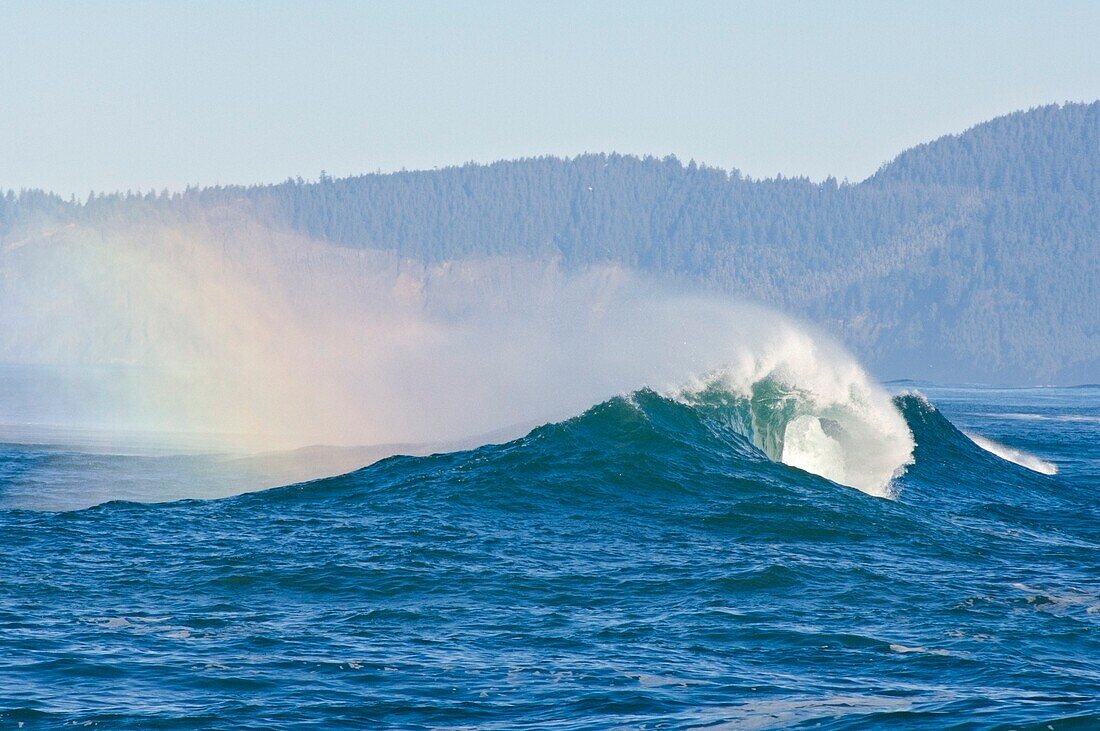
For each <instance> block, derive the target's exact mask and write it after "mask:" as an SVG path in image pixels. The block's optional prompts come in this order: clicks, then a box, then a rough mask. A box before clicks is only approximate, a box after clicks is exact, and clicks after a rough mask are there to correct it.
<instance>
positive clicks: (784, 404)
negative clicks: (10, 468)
mask: <svg viewBox="0 0 1100 731" xmlns="http://www.w3.org/2000/svg"><path fill="white" fill-rule="evenodd" d="M0 276H2V279H0V281H2V282H3V286H2V288H0V331H2V333H3V334H2V335H0V362H5V363H19V364H34V365H44V366H51V367H53V368H54V371H53V374H54V381H55V382H60V383H62V384H63V386H57V387H54V388H52V389H50V399H54V400H56V402H57V403H56V405H55V411H56V412H57V413H60V414H65V413H77V411H79V413H81V414H82V418H83V423H84V424H85V425H87V426H89V427H91V428H115V429H125V430H130V431H139V432H141V431H148V432H162V433H180V432H184V433H203V434H213V435H222V437H221V442H222V446H223V447H225V448H241V447H245V448H249V449H253V450H255V449H283V448H292V447H300V446H304V445H311V444H329V445H367V444H390V443H425V442H442V441H447V440H458V439H464V438H470V437H473V436H475V435H481V434H489V433H495V434H497V435H505V434H506V435H509V436H515V435H517V434H518V433H520V432H522V431H524V430H526V429H527V428H529V427H531V426H535V425H537V424H540V423H545V422H547V421H550V420H558V419H562V418H566V417H569V416H573V415H575V414H578V413H580V412H582V411H583V410H585V409H586V408H588V407H590V406H591V405H593V404H595V403H598V402H600V401H603V400H605V399H607V398H609V397H611V396H614V395H617V394H626V393H630V392H632V391H634V390H636V389H638V388H642V387H649V388H653V389H655V390H658V391H660V392H667V393H676V394H679V395H680V396H681V397H685V398H687V397H691V395H692V394H697V393H698V392H700V391H704V390H706V389H713V388H716V387H717V388H720V389H721V390H722V391H723V392H724V393H728V394H733V395H736V396H737V397H739V398H744V399H747V400H748V401H751V402H752V403H753V404H754V406H753V409H752V410H751V411H752V413H751V415H750V416H749V417H748V419H747V422H748V423H747V424H746V425H745V428H746V429H747V430H752V431H754V439H756V441H757V442H758V446H760V447H761V449H763V450H764V451H765V452H767V453H768V454H769V456H770V457H772V458H773V459H775V460H777V461H778V460H783V461H785V462H788V463H789V464H792V465H794V466H799V467H803V468H805V469H807V470H808V471H813V472H817V473H818V474H822V475H824V476H827V477H830V478H831V479H834V480H837V481H839V482H843V483H845V484H850V485H854V486H858V487H861V488H863V489H867V490H872V491H877V492H882V491H883V490H884V489H885V487H884V486H885V485H886V484H887V483H888V482H889V480H890V478H891V477H893V476H894V474H895V473H896V472H897V470H898V469H899V468H900V467H901V466H903V465H904V463H905V462H906V461H907V460H908V459H909V455H910V453H911V450H912V440H911V437H910V436H909V434H908V430H907V429H906V427H905V424H904V421H903V420H902V419H901V417H900V416H899V415H898V414H897V412H896V410H895V409H894V408H893V407H892V406H891V404H890V403H889V399H888V398H887V396H886V395H885V394H884V393H883V392H881V391H880V390H879V389H878V388H877V387H876V386H874V385H873V384H872V383H871V382H870V381H869V380H868V379H867V377H866V376H865V374H864V373H863V371H862V370H861V369H860V367H859V366H858V365H857V364H856V363H855V362H854V361H853V360H852V359H851V358H850V357H849V356H848V355H846V354H845V353H844V352H843V351H842V350H841V349H839V348H838V347H837V346H835V345H833V344H831V343H829V342H828V341H827V340H826V339H825V338H822V337H820V336H813V335H810V334H809V333H808V332H807V331H806V330H805V329H804V328H802V327H800V326H798V325H796V324H795V323H793V322H791V321H789V320H787V319H786V318H784V317H782V316H780V315H778V314H775V313H772V312H768V311H766V310H764V309H761V308H758V307H754V306H750V305H746V304H742V303H736V302H731V301H727V300H721V299H717V298H713V297H705V296H697V295H693V294H689V293H685V292H684V291H682V290H678V289H676V288H674V287H670V286H668V285H666V284H659V283H656V282H653V281H648V280H646V279H643V278H642V277H640V276H638V275H637V274H634V273H632V272H629V271H626V270H624V269H622V268H619V267H615V266H599V267H589V268H585V269H580V270H568V269H566V268H563V267H561V266H559V265H558V264H557V263H555V262H538V261H522V260H512V259H484V260H480V261H462V262H449V263H443V264H438V265H427V264H423V263H420V262H416V261H411V260H402V259H399V258H397V257H396V256H395V255H393V254H391V253H387V252H379V251H372V250H352V249H347V248H340V247H336V246H332V245H329V244H327V243H325V242H319V241H315V240H310V239H306V238H303V237H301V236H298V235H295V234H290V233H285V232H279V231H273V230H271V229H268V228H265V227H262V226H259V225H258V224H257V223H255V221H253V220H251V219H249V218H247V217H241V216H234V215H231V214H225V215H224V216H223V217H222V218H220V219H218V220H213V219H208V220H206V221H204V222H202V223H193V224H189V225H187V226H175V227H173V226H167V225H149V224H144V225H120V226H117V227H114V228H110V229H107V228H103V227H91V226H88V227H81V226H75V225H68V226H64V227H50V226H42V227H40V228H38V229H36V230H32V231H22V232H20V233H18V234H15V235H12V236H9V237H8V239H7V240H6V241H5V242H4V244H3V250H2V254H0ZM58 369H62V370H61V371H58ZM65 369H68V370H65ZM58 372H62V373H64V372H69V373H73V374H77V376H75V377H71V378H64V377H58V376H57V375H56V374H57V373H58ZM763 381H769V382H773V381H774V382H775V383H777V384H783V388H782V389H781V390H780V392H776V393H773V394H771V395H770V396H769V397H768V398H767V399H764V400H763V401H761V399H759V398H757V399H754V398H753V397H754V394H755V391H754V388H755V387H756V386H757V385H758V384H760V383H761V382H763ZM765 402H766V403H765ZM762 404H763V406H762ZM78 405H79V409H76V407H77V406H78ZM70 406H71V407H72V408H70ZM761 408H763V409H764V411H767V412H768V414H770V416H769V415H767V414H764V411H761ZM776 414H778V415H779V416H780V417H781V418H779V419H778V421H776V420H775V419H774V418H773V417H774V416H775V415H776ZM819 417H824V418H823V419H819ZM764 422H768V423H772V422H774V424H773V426H770V427H769V426H767V424H765V423H764ZM788 422H791V429H790V436H791V439H789V440H786V442H785V437H786V436H787V435H786V433H785V432H786V430H787V424H788ZM65 425H66V426H72V424H65ZM501 430H503V431H501ZM857 455H858V457H857Z"/></svg>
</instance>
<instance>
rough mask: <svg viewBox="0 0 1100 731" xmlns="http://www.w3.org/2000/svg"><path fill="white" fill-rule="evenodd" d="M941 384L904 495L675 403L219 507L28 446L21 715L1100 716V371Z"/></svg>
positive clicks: (191, 468)
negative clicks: (1061, 379) (1031, 463)
mask: <svg viewBox="0 0 1100 731" xmlns="http://www.w3.org/2000/svg"><path fill="white" fill-rule="evenodd" d="M908 386H914V384H898V385H897V388H898V390H901V389H902V388H905V387H908ZM915 387H916V388H919V390H920V391H921V392H922V393H923V394H924V395H925V396H927V398H928V401H925V400H924V399H923V398H921V397H918V396H916V395H913V394H903V395H899V396H898V397H897V398H896V403H897V405H898V408H899V409H901V411H902V412H903V414H904V416H905V418H906V421H907V422H908V424H909V427H910V429H911V430H912V432H913V435H914V437H915V440H916V444H917V447H916V451H915V454H914V463H913V464H912V465H911V466H909V468H908V469H907V471H906V473H905V474H904V476H902V477H901V478H900V479H899V480H898V482H897V485H896V499H893V500H891V499H883V498H878V497H872V496H870V495H867V494H864V493H862V492H860V491H858V490H855V489H852V488H848V487H844V486H841V485H837V484H835V483H832V482H829V481H828V480H826V479H823V478H820V477H817V476H815V475H812V474H809V473H806V472H802V471H800V470H797V469H795V468H793V467H788V466H786V465H783V464H780V463H776V462H773V461H771V460H769V459H768V458H767V457H766V456H764V454H763V453H762V452H760V451H759V450H758V449H756V448H755V447H754V446H753V444H752V443H751V441H749V440H748V439H746V438H745V437H744V436H742V435H741V434H740V433H738V431H737V430H736V429H733V428H730V424H729V423H727V422H725V421H723V420H722V419H721V418H719V417H718V416H716V415H715V414H714V413H708V412H705V411H703V410H700V409H697V408H692V407H689V406H686V405H684V404H682V403H678V402H674V401H670V400H667V399H665V398H662V397H661V396H658V395H657V394H655V393H652V392H640V393H637V394H635V395H634V396H633V397H631V398H619V399H613V400H611V401H608V402H606V403H604V404H601V405H598V406H596V407H594V408H593V409H591V410H590V411H589V412H587V413H586V414H584V415H583V416H580V417H577V418H575V419H572V420H570V421H567V422H564V423H561V424H553V425H547V426H544V427H541V428H539V429H536V430H535V431H534V432H532V433H531V434H529V435H528V436H526V437H524V438H522V439H519V440H517V441H513V442H509V443H507V444H502V445H491V446H485V447H482V448H479V449H476V450H473V451H467V452H459V453H452V454H440V455H436V456H431V457H419V458H414V457H393V458H390V459H387V460H384V461H382V462H379V463H376V464H374V465H372V466H370V467H367V468H365V469H362V470H359V471H357V472H353V473H350V474H347V475H343V476H340V477H333V478H328V479H323V480H318V481H315V482H311V483H307V484H301V485H294V486H288V487H282V488H275V489H270V490H266V491H262V492H253V493H249V494H241V495H236V496H231V497H223V498H220V499H206V500H196V499H190V500H179V501H174V502H164V503H157V504H143V503H137V502H124V501H117V500H116V501H111V502H106V503H101V504H98V505H94V506H93V507H84V508H83V509H77V510H59V509H58V508H59V507H63V506H64V496H65V495H69V496H72V495H77V496H78V498H77V500H78V502H79V500H81V499H83V498H80V497H79V495H80V491H81V489H82V486H84V485H85V484H89V485H90V484H91V483H92V482H96V481H98V483H102V482H103V481H104V477H103V476H104V475H107V478H106V479H107V480H108V481H111V480H117V481H123V480H126V479H130V480H136V481H137V482H138V483H141V482H142V480H144V481H145V482H144V483H142V484H147V483H148V482H149V481H150V480H152V481H154V482H157V481H159V482H164V483H173V484H174V485H175V486H176V487H175V488H173V489H176V488H178V486H179V483H181V482H186V481H187V480H189V479H198V478H195V477H194V476H195V475H196V474H200V473H201V475H202V477H201V479H203V480H210V479H214V476H215V475H216V470H215V471H210V470H208V469H206V468H205V467H202V465H201V464H199V463H200V462H201V460H200V459H199V458H197V457H187V456H179V455H176V456H164V455H149V454H145V455H138V456H133V455H131V456H119V455H112V454H103V453H99V454H92V453H88V452H84V451H80V450H75V449H66V448H59V447H53V448H47V447H35V446H27V445H14V444H8V445H3V446H0V506H2V507H0V542H2V545H3V553H2V555H0V556H2V557H0V729H2V728H17V727H19V728H36V727H55V726H63V725H65V724H70V725H78V726H83V725H86V726H92V727H98V728H107V729H115V728H130V729H146V728H173V729H175V728H178V729H192V728H196V729H197V728H202V729H206V728H216V729H268V728H318V729H322V728H325V729H327V728H423V729H427V728H441V727H447V728H489V729H515V728H552V729H589V728H677V729H682V728H709V729H740V728H751V729H764V728H782V729H787V728H820V729H863V728H915V729H940V728H959V729H986V728H989V729H1015V728H1020V729H1023V728H1034V729H1048V728H1049V729H1094V728H1100V508H1098V502H1097V490H1098V488H1100V445H1098V437H1100V387H1080V388H1067V389H1060V388H1046V389H1020V390H1003V389H989V388H944V387H935V386H931V385H927V384H915ZM964 431H965V432H968V433H972V434H975V435H979V436H980V437H985V438H988V439H992V440H995V441H997V442H1000V443H1002V444H1005V445H1008V446H1009V447H1012V448H1015V449H1017V450H1023V451H1026V452H1027V453H1030V454H1031V455H1033V456H1035V457H1039V458H1042V459H1043V460H1046V461H1048V462H1050V463H1052V464H1053V465H1054V466H1056V467H1057V470H1058V471H1057V473H1056V474H1043V473H1041V472H1036V471H1033V470H1030V469H1027V468H1025V467H1023V466H1020V465H1018V464H1015V463H1012V462H1009V461H1005V460H1004V459H1001V458H999V457H997V456H995V455H994V454H992V453H991V452H989V451H987V450H985V449H983V448H981V447H979V446H978V445H977V444H975V443H974V442H973V441H971V439H970V438H968V437H967V436H965V435H964V434H963V432H964ZM100 451H102V450H100ZM203 470H206V471H203ZM1048 471H1049V470H1048ZM93 478H95V479H93ZM88 489H89V490H90V489H91V488H88ZM227 491H232V490H227ZM88 502H89V503H90V502H95V500H94V499H93V500H89V501H88Z"/></svg>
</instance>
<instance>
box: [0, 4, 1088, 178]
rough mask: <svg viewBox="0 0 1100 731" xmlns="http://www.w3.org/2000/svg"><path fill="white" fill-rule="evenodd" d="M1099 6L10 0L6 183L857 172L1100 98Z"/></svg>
mask: <svg viewBox="0 0 1100 731" xmlns="http://www.w3.org/2000/svg"><path fill="white" fill-rule="evenodd" d="M1098 26H1100V6H1096V5H1093V4H1087V3H1062V4H1059V5H1057V6H1048V5H1044V4H1039V3H1024V4H1020V5H1016V6H1015V10H1014V12H1012V13H1005V12H1002V9H1001V7H1000V6H999V5H995V4H992V3H973V4H967V5H964V6H961V7H959V6H957V5H954V4H950V3H932V4H926V5H923V6H921V7H919V8H913V7H906V6H903V5H900V4H874V3H861V2H848V3H843V4H839V5H831V6H829V7H823V6H816V5H813V4H809V3H792V4H787V5H785V6H782V7H780V8H775V7H774V6H772V5H765V4H749V5H738V6H735V7H731V6H727V5H725V4H721V3H710V2H698V3H691V4H689V5H687V6H686V7H685V6H683V5H682V4H677V5H673V4H671V3H655V4H646V5H644V6H635V5H626V4H618V3H596V4H584V5H582V4H580V3H568V4H564V5H562V4H555V5H553V6H549V5H546V6H542V5H538V4H533V3H500V2H487V3H478V4H474V5H465V6H461V7H457V6H450V5H446V4H442V3H434V2H424V3H411V4H402V5H377V6H366V5H358V4H352V3H344V2H323V3H319V4H311V5H310V6H308V7H304V6H293V5H260V4H248V3H240V4H233V5H230V6H220V5H215V4H211V3H159V4H155V5H143V4H134V3H127V2H93V3H85V4H80V5H71V4H64V3H56V2H55V3H33V4H32V3H9V4H5V5H4V6H3V7H2V8H0V59H2V60H3V63H4V67H5V69H6V70H7V73H6V74H4V77H3V78H2V79H0V95H2V98H4V99H5V101H6V103H7V106H8V109H10V110H14V112H15V113H9V114H6V115H0V139H3V140H5V142H4V144H0V169H3V170H4V178H3V179H2V180H0V188H3V189H13V190H19V189H43V190H50V191H54V192H57V193H58V194H59V195H62V196H63V197H69V196H70V195H76V196H77V197H82V196H86V195H87V193H88V192H89V190H96V191H116V190H117V191H124V190H128V189H132V190H143V191H147V190H161V189H163V188H168V189H172V190H182V189H184V188H186V187H188V186H190V185H226V184H242V185H249V184H263V183H276V182H279V181H282V180H285V179H286V178H287V177H297V176H302V177H305V178H313V177H315V176H317V175H318V173H319V172H320V171H322V170H325V171H327V172H328V173H329V174H330V175H333V176H335V177H345V176H348V175H353V174H363V173H369V172H374V171H381V172H391V171H396V170H400V169H403V168H404V169H423V170H428V169H432V168H434V167H445V166H451V165H460V164H463V163H466V162H471V161H474V162H480V163H488V162H492V161H496V160H511V159H516V158H524V157H531V156H537V155H544V154H545V155H555V156H572V155H575V154H581V153H584V152H586V151H591V152H601V151H617V152H619V153H622V154H635V155H646V154H652V155H655V156H658V157H663V156H665V155H669V154H674V155H676V156H677V157H679V158H680V159H682V160H685V161H687V160H692V159H694V160H696V161H698V162H700V163H706V164H707V165H711V166H715V167H720V168H723V169H731V168H736V169H738V170H740V171H741V172H742V173H743V174H745V175H748V176H751V177H753V178H758V179H759V178H768V177H773V176H775V175H777V174H782V175H784V176H785V177H801V176H805V177H808V178H809V179H811V180H815V181H819V180H822V179H824V178H826V177H828V176H834V177H836V178H837V179H839V180H843V179H848V180H850V181H852V182H855V181H857V180H861V179H863V178H865V177H866V176H868V175H870V174H872V173H873V172H874V171H875V170H876V169H877V168H878V166H879V165H881V164H882V163H884V162H886V161H888V160H889V159H891V157H892V156H893V155H895V154H897V153H898V152H900V151H902V150H904V149H907V148H909V147H911V146H913V145H916V144H919V143H921V142H926V141H928V140H931V139H934V138H936V137H938V136H941V135H943V134H949V133H958V132H962V131H963V130H965V129H967V128H969V127H971V126H972V125H974V124H977V123H980V122H982V121H984V120H986V119H989V118H991V117H994V116H997V115H1001V114H1005V113H1009V112H1012V111H1015V110H1021V109H1028V108H1031V107H1033V106H1036V105H1042V104H1048V103H1052V102H1063V101H1089V100H1093V99H1098V98H1100V78H1097V76H1096V74H1095V73H1092V69H1095V68H1097V67H1100V49H1098V48H1097V46H1096V44H1095V43H1094V42H1093V38H1092V36H1093V33H1092V32H1091V29H1093V28H1096V27H1098ZM960 69H965V70H966V73H960Z"/></svg>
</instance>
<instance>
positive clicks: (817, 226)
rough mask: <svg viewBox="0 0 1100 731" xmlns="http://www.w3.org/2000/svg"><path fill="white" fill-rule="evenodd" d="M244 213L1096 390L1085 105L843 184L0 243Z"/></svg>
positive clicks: (576, 176)
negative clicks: (653, 282) (182, 225)
mask: <svg viewBox="0 0 1100 731" xmlns="http://www.w3.org/2000/svg"><path fill="white" fill-rule="evenodd" d="M225 207H232V208H235V209H236V208H240V209H243V210H244V211H246V212H247V213H249V214H250V215H252V216H254V217H256V218H258V219H259V220H261V221H262V222H264V223H265V224H267V225H273V226H279V227H289V228H292V229H295V230H299V231H302V232H305V233H308V234H310V235H312V236H315V237H318V238H321V239H325V240H327V241H330V242H332V243H333V244H336V245H341V246H351V247H370V248H379V249H389V250H395V251H398V252H400V253H401V254H402V255H405V256H409V257H414V258H420V259H427V260H433V261H438V260H447V259H454V258H464V257H480V256H486V255H513V256H522V257H528V258H529V257H537V258H556V259H558V260H560V261H562V262H564V263H565V264H566V265H583V264H586V263H592V262H605V261H612V262H619V263H622V264H625V265H628V266H632V267H638V268H641V269H645V270H651V271H655V272H659V273H663V274H672V275H675V276H678V277H685V278H690V279H694V280H697V281H700V282H702V283H704V284H705V285H706V286H708V287H712V288H717V289H721V290H724V291H727V292H731V293H735V294H738V295H741V296H744V297H747V298H750V299H753V300H761V301H764V302H768V303H771V304H773V305H775V306H777V307H779V308H781V309H783V310H786V311H788V312H792V313H795V314H797V315H800V316H802V317H804V318H806V319H808V320H811V321H814V322H817V323H820V324H821V325H822V326H823V327H824V328H825V329H826V330H828V331H830V332H833V333H834V334H836V335H838V336H839V337H840V338H841V339H842V340H844V341H845V342H846V343H847V344H848V345H849V346H850V347H852V348H853V349H854V350H855V351H856V352H858V353H859V354H860V355H861V356H862V357H863V359H864V360H865V362H866V363H867V364H868V365H869V366H870V367H871V369H872V370H873V371H874V372H875V373H877V374H878V375H880V376H883V377H903V376H904V377H911V378H932V379H941V380H976V381H983V382H993V383H1035V382H1081V381H1098V380H1100V102H1097V103H1093V104H1087V105H1085V104H1067V105H1061V106H1059V105H1053V106H1048V107H1042V108H1038V109H1033V110H1030V111H1027V112H1019V113H1015V114H1010V115H1007V116H1005V117H1001V118H998V119H995V120H992V121H990V122H987V123H985V124H982V125H978V126H977V127H974V128H972V129H970V130H968V131H966V132H964V133H962V134H959V135H953V136H948V137H944V138H941V139H939V140H936V141H934V142H930V143H928V144H924V145H920V146H918V147H915V148H913V149H911V150H908V151H906V152H903V153H902V154H901V155H899V156H898V157H897V158H896V159H895V160H893V161H892V162H889V163H887V164H886V165H884V166H883V167H882V168H881V169H880V170H879V171H878V172H877V173H876V174H875V175H874V176H872V177H871V178H869V179H868V180H866V181H863V182H861V183H858V184H854V185H848V184H838V183H837V181H835V180H832V179H830V180H827V181H825V182H823V183H820V184H815V183H812V182H810V181H808V180H806V179H789V178H779V179H768V180H751V179H748V178H745V177H743V176H741V175H740V174H739V173H737V172H736V171H734V172H726V171H723V170H719V169H715V168H709V167H705V166H699V165H696V164H694V163H689V164H686V165H685V164H683V163H682V162H680V161H679V160H677V159H675V158H660V159H658V158H636V157H630V156H621V155H583V156H580V157H577V158H573V159H559V158H534V159H525V160H516V161H509V162H499V163H494V164H491V165H466V166H463V167H456V168H447V169H442V170H434V171H421V172H400V173H393V174H374V175H364V176H359V177H353V178H346V179H339V180H336V179H331V178H329V177H326V176H322V178H321V179H320V180H319V181H318V182H309V183H307V182H303V181H300V180H298V181H294V180H289V181H287V182H285V183H282V184H278V185H269V186H257V187H248V188H245V187H218V188H205V189H191V190H188V191H186V192H184V193H181V194H173V195H144V196H140V195H129V196H127V195H121V196H119V195H116V196H105V197H95V198H91V199H90V200H88V201H87V202H83V203H66V202H64V201H61V200H60V199H58V198H56V197H53V196H49V195H45V194H41V193H26V194H23V195H22V196H16V195H9V196H8V197H6V198H5V199H4V200H3V202H2V203H0V227H3V228H7V229H11V228H13V227H16V226H19V225H26V224H27V223H28V222H33V221H35V220H38V219H41V218H50V219H62V220H66V219H67V220H74V221H84V222H88V223H95V224H100V223H106V224H114V223H118V222H126V221H133V220H144V219H147V218H150V217H152V218H155V219H157V220H163V221H171V220H173V219H174V218H177V217H183V218H187V217H192V216H202V215H205V213H206V212H208V211H210V210H215V209H216V210H222V209H224V208H225Z"/></svg>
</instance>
